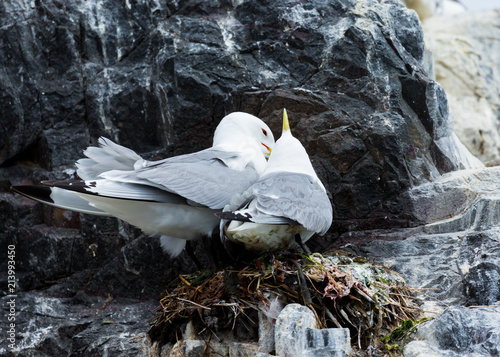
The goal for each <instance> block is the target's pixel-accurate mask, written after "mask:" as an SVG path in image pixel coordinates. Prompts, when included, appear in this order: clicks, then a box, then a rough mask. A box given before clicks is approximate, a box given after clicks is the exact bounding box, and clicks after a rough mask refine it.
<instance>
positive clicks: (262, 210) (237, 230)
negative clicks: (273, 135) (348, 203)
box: [217, 110, 333, 253]
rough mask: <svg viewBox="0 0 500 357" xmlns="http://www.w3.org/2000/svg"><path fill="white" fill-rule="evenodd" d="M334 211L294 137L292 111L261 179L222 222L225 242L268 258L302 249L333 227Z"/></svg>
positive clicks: (234, 202)
mask: <svg viewBox="0 0 500 357" xmlns="http://www.w3.org/2000/svg"><path fill="white" fill-rule="evenodd" d="M332 211H333V210H332V205H331V203H330V200H329V199H328V196H327V194H326V190H325V187H324V186H323V184H322V183H321V181H320V180H319V178H318V176H317V175H316V172H315V171H314V168H313V166H312V164H311V161H310V160H309V156H308V155H307V152H306V150H305V149H304V147H303V146H302V144H301V143H300V141H299V140H297V139H296V138H294V137H293V136H292V133H291V130H290V125H289V122H288V116H287V113H286V110H284V111H283V132H282V134H281V137H280V138H279V139H278V140H277V141H276V144H275V145H274V148H273V152H272V153H271V156H270V158H269V161H268V164H267V167H266V169H265V170H264V173H263V174H262V176H261V178H260V179H259V180H258V181H257V182H256V183H254V184H253V185H252V186H250V187H249V188H248V189H247V190H246V191H245V192H243V194H241V195H237V196H235V198H234V199H233V200H232V201H231V203H230V204H229V205H228V206H226V207H225V208H224V212H222V213H217V216H218V217H220V218H221V219H222V221H221V238H222V239H223V241H224V240H225V239H229V240H230V241H233V242H237V243H240V244H243V245H244V246H245V248H246V249H247V250H250V251H253V252H255V253H265V252H270V251H276V250H281V249H287V248H290V247H291V246H292V245H293V244H294V242H295V241H297V243H299V245H302V244H303V243H305V242H306V241H307V240H308V239H309V238H311V236H312V235H313V234H314V233H318V234H320V235H323V234H325V233H326V232H327V231H328V229H329V228H330V225H331V224H332V218H333V213H332Z"/></svg>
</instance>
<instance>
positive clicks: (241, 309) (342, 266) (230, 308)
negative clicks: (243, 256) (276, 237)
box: [148, 252, 420, 350]
mask: <svg viewBox="0 0 500 357" xmlns="http://www.w3.org/2000/svg"><path fill="white" fill-rule="evenodd" d="M276 298H278V299H279V300H280V301H281V302H282V303H283V304H288V303H299V304H303V305H306V306H308V307H309V308H310V309H311V310H312V311H313V312H314V314H315V315H316V319H317V322H318V324H319V326H320V328H330V327H346V328H349V329H350V331H351V338H352V345H353V347H358V348H359V350H364V349H366V348H367V347H368V346H372V347H374V348H376V349H377V350H382V349H383V347H384V344H383V343H382V342H381V341H380V337H382V336H384V335H387V334H388V333H390V331H392V330H393V329H395V328H397V327H399V326H400V325H401V323H402V321H404V320H415V319H416V318H417V316H418V315H419V313H420V310H419V309H418V306H417V304H416V303H415V300H414V299H413V298H412V293H411V291H410V289H409V288H408V287H407V286H406V285H405V282H404V280H403V278H402V277H401V276H400V275H399V274H397V273H395V272H393V271H391V270H389V269H388V268H386V267H384V266H382V265H380V264H376V263H371V262H368V261H367V260H366V259H364V258H359V257H353V256H352V255H349V254H348V253H345V252H334V253H333V254H328V255H326V254H325V255H321V254H318V253H314V254H312V255H301V256H298V255H286V256H281V257H274V256H269V257H265V258H260V259H257V260H255V261H254V262H253V263H252V264H251V265H249V266H246V267H244V268H242V269H225V270H221V271H217V272H215V271H202V272H198V273H196V274H190V275H181V276H179V278H178V279H177V280H176V281H174V282H172V284H171V286H170V287H169V289H167V290H166V291H165V292H164V293H163V295H162V298H161V300H160V304H161V306H160V307H159V308H158V310H157V315H156V317H155V318H154V319H152V320H151V323H152V327H151V329H150V330H149V332H148V333H149V335H150V336H151V338H152V340H158V341H159V342H160V343H162V344H164V343H167V342H175V341H176V340H178V339H180V338H182V336H181V334H180V329H181V328H182V326H185V324H186V323H187V322H188V321H192V322H193V324H194V325H195V326H196V328H197V329H198V330H199V331H201V332H203V331H204V330H209V331H212V332H213V333H216V332H218V333H220V332H221V331H224V330H225V331H235V330H237V328H236V327H237V326H240V325H241V324H242V325H243V326H244V327H245V328H246V329H247V330H248V332H250V331H251V330H252V328H253V329H255V327H256V326H257V322H256V321H255V320H256V317H255V316H256V314H257V312H258V311H261V312H263V313H264V314H265V315H267V316H268V318H269V319H274V318H276V317H277V313H278V312H279V311H278V312H274V311H273V308H271V305H272V302H273V301H275V300H276ZM201 332H200V333H201ZM249 335H250V336H251V335H252V333H249ZM254 335H255V333H254Z"/></svg>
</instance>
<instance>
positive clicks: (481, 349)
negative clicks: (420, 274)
mask: <svg viewBox="0 0 500 357" xmlns="http://www.w3.org/2000/svg"><path fill="white" fill-rule="evenodd" d="M499 331H500V309H499V308H498V307H496V308H488V309H485V308H478V309H467V308H465V307H463V306H455V307H450V308H448V309H446V311H445V312H444V313H443V314H441V315H440V316H438V317H437V318H436V319H435V320H433V321H431V322H429V323H427V325H425V326H422V328H421V329H420V330H419V332H418V336H417V339H419V338H422V337H424V335H428V336H432V337H431V339H430V341H432V342H431V343H428V344H422V341H419V340H417V341H414V342H411V343H410V344H409V345H408V346H407V348H406V349H405V356H430V355H434V356H446V357H458V356H496V355H498V353H499V352H500V350H499V347H498V346H499V345H498V340H499V339H500V336H499ZM417 351H420V352H421V353H422V354H419V353H418V352H417Z"/></svg>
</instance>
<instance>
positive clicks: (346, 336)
mask: <svg viewBox="0 0 500 357" xmlns="http://www.w3.org/2000/svg"><path fill="white" fill-rule="evenodd" d="M306 336H307V337H306V339H307V350H306V351H304V353H303V354H302V356H308V357H309V356H310V357H314V356H318V357H320V356H325V357H327V356H331V357H347V356H349V355H350V354H351V353H352V350H351V334H350V332H349V329H347V328H328V329H307V330H306Z"/></svg>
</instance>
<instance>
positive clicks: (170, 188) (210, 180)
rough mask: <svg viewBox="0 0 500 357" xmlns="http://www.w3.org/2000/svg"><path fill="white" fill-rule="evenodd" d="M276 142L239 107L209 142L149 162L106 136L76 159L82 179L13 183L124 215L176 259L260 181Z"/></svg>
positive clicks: (61, 202)
mask: <svg viewBox="0 0 500 357" xmlns="http://www.w3.org/2000/svg"><path fill="white" fill-rule="evenodd" d="M273 146H274V137H273V133H272V132H271V129H269V127H268V126H267V125H266V124H265V123H264V122H263V121H262V120H260V119H259V118H257V117H255V116H253V115H250V114H247V113H242V112H234V113H231V114H229V115H227V116H226V117H224V118H223V119H222V121H221V122H220V123H219V125H218V126H217V129H216V130H215V133H214V138H213V145H212V147H211V148H208V149H205V150H202V151H198V152H195V153H192V154H186V155H179V156H175V157H171V158H167V159H164V160H160V161H147V160H144V159H143V158H142V157H141V156H139V155H138V154H137V153H135V152H134V151H132V150H130V149H128V148H125V147H123V146H120V145H118V144H115V143H114V142H112V141H111V140H109V139H105V138H102V137H101V138H100V139H99V147H89V148H87V149H86V150H85V151H84V154H85V156H87V158H84V159H81V160H79V161H78V162H77V163H76V165H77V168H78V169H77V174H78V175H79V177H80V178H81V179H82V180H69V181H44V182H42V184H43V186H33V185H31V186H13V187H12V189H13V190H14V191H15V192H18V193H20V194H22V195H24V196H27V197H29V198H32V199H34V200H37V201H40V202H42V203H46V204H49V205H52V206H56V207H60V208H64V209H69V210H74V211H77V212H82V213H88V214H94V215H103V216H114V217H117V218H120V219H122V220H124V221H126V222H128V223H130V224H132V225H134V226H137V227H139V228H141V229H142V230H143V231H144V232H146V233H148V234H152V235H161V239H160V242H161V246H162V248H163V250H164V251H165V252H167V253H169V254H170V255H171V256H172V257H176V256H178V255H179V254H180V253H181V252H182V250H183V249H184V247H185V246H186V241H187V240H192V239H196V238H200V237H203V236H211V235H212V232H213V230H214V228H216V227H217V225H218V224H219V218H217V217H216V216H215V215H214V213H216V212H218V211H221V210H222V208H224V206H226V205H227V204H228V203H229V202H230V199H231V197H233V196H235V195H236V194H240V193H241V192H243V191H244V190H245V189H247V188H248V187H249V186H250V185H251V184H253V183H255V182H256V181H257V180H258V178H259V177H260V175H261V174H262V173H263V172H264V169H265V167H266V165H267V158H268V157H269V155H270V153H271V151H272V148H273Z"/></svg>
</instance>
